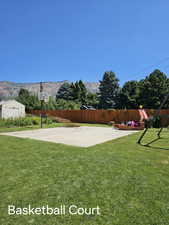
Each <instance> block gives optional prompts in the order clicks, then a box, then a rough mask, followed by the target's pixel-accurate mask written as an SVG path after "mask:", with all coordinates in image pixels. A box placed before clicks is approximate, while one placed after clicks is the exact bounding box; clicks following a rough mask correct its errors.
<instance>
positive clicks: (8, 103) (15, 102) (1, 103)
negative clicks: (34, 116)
mask: <svg viewBox="0 0 169 225" xmlns="http://www.w3.org/2000/svg"><path fill="white" fill-rule="evenodd" d="M10 104H17V105H22V106H24V105H23V104H22V103H20V102H18V101H16V100H7V101H1V102H0V106H3V105H10Z"/></svg>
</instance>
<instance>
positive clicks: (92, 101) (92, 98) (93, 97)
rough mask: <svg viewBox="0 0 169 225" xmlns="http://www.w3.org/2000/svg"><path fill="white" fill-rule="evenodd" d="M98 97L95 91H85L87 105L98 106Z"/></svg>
mask: <svg viewBox="0 0 169 225" xmlns="http://www.w3.org/2000/svg"><path fill="white" fill-rule="evenodd" d="M98 104H99V99H98V95H97V94H95V93H91V92H88V93H87V105H89V106H93V107H94V108H98Z"/></svg>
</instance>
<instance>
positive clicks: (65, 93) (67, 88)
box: [56, 82, 73, 100]
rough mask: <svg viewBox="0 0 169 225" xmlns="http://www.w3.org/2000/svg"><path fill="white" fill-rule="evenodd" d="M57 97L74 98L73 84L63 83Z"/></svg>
mask: <svg viewBox="0 0 169 225" xmlns="http://www.w3.org/2000/svg"><path fill="white" fill-rule="evenodd" d="M56 99H65V100H72V99H73V90H72V85H71V84H69V83H68V82H65V83H63V84H62V85H61V87H60V88H59V90H58V93H57V95H56Z"/></svg>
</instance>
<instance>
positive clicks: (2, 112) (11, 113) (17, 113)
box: [0, 100, 25, 119]
mask: <svg viewBox="0 0 169 225" xmlns="http://www.w3.org/2000/svg"><path fill="white" fill-rule="evenodd" d="M19 117H25V106H24V105H23V104H21V103H19V102H17V101H16V100H8V101H1V102H0V118H2V119H8V118H19Z"/></svg>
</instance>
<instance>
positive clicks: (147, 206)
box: [0, 130, 169, 225]
mask: <svg viewBox="0 0 169 225" xmlns="http://www.w3.org/2000/svg"><path fill="white" fill-rule="evenodd" d="M154 134H155V131H154V130H153V131H151V132H150V133H149V137H148V139H149V138H150V137H152V136H154ZM138 135H139V134H138V133H136V134H134V135H131V136H127V137H124V138H120V139H117V140H113V141H110V142H107V143H104V144H100V145H96V146H94V147H90V148H79V147H72V146H66V145H62V144H54V143H47V142H41V141H35V140H30V139H19V138H14V137H7V136H0V224H1V225H29V224H33V225H114V224H116V225H137V224H138V225H165V224H169V151H167V150H162V149H159V148H158V146H160V147H164V148H165V147H169V145H168V146H167V142H168V139H167V138H168V137H169V132H168V131H165V132H164V133H163V137H164V138H163V139H161V140H160V141H158V142H157V143H154V144H153V146H155V147H157V148H147V147H142V146H139V145H137V144H136V139H137V138H138ZM11 204H13V205H15V206H16V207H27V206H28V205H29V204H30V205H31V206H32V207H40V206H41V207H42V206H46V205H49V206H50V207H57V206H60V204H64V205H66V206H69V205H72V204H75V205H77V206H79V207H95V206H97V205H98V206H99V207H100V209H101V215H100V216H97V215H93V216H85V215H84V216H79V215H69V214H66V215H64V216H56V215H55V216H54V215H51V216H50V215H48V216H44V215H31V216H19V215H16V216H9V215H7V206H8V205H11Z"/></svg>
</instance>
